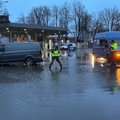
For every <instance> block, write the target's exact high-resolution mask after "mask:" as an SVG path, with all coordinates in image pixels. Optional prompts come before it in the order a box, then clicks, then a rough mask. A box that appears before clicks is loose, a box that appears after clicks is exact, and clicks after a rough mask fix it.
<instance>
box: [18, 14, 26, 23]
mask: <svg viewBox="0 0 120 120" xmlns="http://www.w3.org/2000/svg"><path fill="white" fill-rule="evenodd" d="M18 22H19V23H26V17H25V16H24V14H23V13H22V14H21V15H20V17H19V18H18Z"/></svg>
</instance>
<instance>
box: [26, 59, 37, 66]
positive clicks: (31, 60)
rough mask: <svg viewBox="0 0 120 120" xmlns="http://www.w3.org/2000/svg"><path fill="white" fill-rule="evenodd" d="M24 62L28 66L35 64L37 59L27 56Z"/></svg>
mask: <svg viewBox="0 0 120 120" xmlns="http://www.w3.org/2000/svg"><path fill="white" fill-rule="evenodd" d="M24 63H25V64H26V66H33V65H35V61H34V59H33V58H32V57H27V58H25V60H24Z"/></svg>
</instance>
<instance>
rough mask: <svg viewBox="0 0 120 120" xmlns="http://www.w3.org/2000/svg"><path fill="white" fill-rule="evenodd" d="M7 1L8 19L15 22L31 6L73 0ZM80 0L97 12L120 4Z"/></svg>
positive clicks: (110, 0)
mask: <svg viewBox="0 0 120 120" xmlns="http://www.w3.org/2000/svg"><path fill="white" fill-rule="evenodd" d="M3 1H6V0H3ZM7 1H8V3H6V8H7V9H8V11H9V13H10V20H11V21H12V22H15V21H17V19H18V17H19V16H20V15H21V14H22V13H23V14H24V15H27V14H28V13H29V12H30V10H31V9H32V7H36V6H40V5H42V6H43V5H47V6H53V5H58V6H62V5H63V4H64V3H65V2H66V1H67V2H68V3H70V1H71V2H73V1H75V0H7ZM81 2H82V3H83V4H84V5H85V7H86V9H87V10H88V12H89V13H93V12H94V13H97V12H98V11H100V10H102V9H103V8H112V7H114V6H116V7H117V8H119V6H120V0H81Z"/></svg>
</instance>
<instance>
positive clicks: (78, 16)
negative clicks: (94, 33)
mask: <svg viewBox="0 0 120 120" xmlns="http://www.w3.org/2000/svg"><path fill="white" fill-rule="evenodd" d="M84 12H85V6H84V5H83V4H82V2H80V1H75V2H74V3H73V20H74V24H75V31H76V37H77V40H78V39H81V37H82V36H81V33H82V31H83V30H82V22H83V20H82V19H83V15H84Z"/></svg>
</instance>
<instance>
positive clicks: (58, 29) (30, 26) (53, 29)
mask: <svg viewBox="0 0 120 120" xmlns="http://www.w3.org/2000/svg"><path fill="white" fill-rule="evenodd" d="M5 27H9V28H12V29H13V30H14V29H33V30H38V31H40V30H41V31H42V30H44V31H47V32H48V31H49V32H57V33H61V34H66V33H67V30H66V29H65V28H61V27H50V26H40V25H37V24H22V23H6V24H0V28H5Z"/></svg>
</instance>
